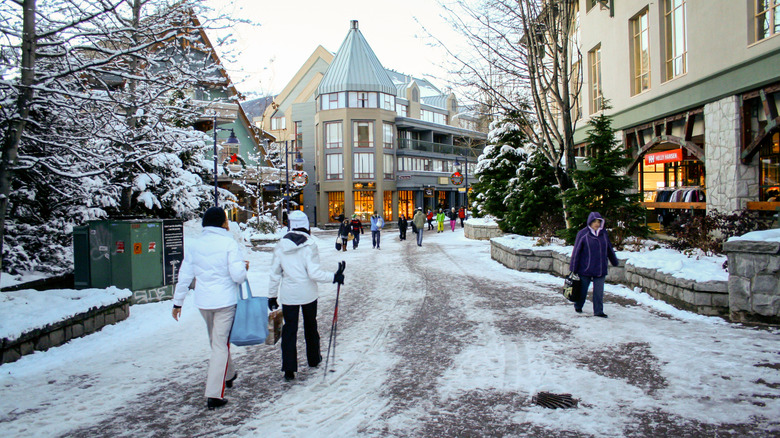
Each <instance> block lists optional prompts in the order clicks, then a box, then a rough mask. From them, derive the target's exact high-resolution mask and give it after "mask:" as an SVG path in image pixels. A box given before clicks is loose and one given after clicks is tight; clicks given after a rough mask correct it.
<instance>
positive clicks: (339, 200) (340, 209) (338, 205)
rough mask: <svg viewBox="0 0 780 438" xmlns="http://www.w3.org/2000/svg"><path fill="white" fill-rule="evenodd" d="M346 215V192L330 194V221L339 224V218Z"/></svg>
mask: <svg viewBox="0 0 780 438" xmlns="http://www.w3.org/2000/svg"><path fill="white" fill-rule="evenodd" d="M343 214H344V192H328V221H330V222H338V221H337V220H336V218H337V217H339V216H341V215H343Z"/></svg>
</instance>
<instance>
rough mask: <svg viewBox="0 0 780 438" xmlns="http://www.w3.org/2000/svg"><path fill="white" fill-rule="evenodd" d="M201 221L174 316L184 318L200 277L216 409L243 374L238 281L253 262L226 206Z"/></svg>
mask: <svg viewBox="0 0 780 438" xmlns="http://www.w3.org/2000/svg"><path fill="white" fill-rule="evenodd" d="M201 224H202V225H203V231H202V232H201V234H200V237H199V238H197V239H192V240H188V241H187V245H186V246H185V248H184V261H183V262H182V265H181V269H180V270H179V279H178V281H177V282H176V291H175V293H174V295H173V319H175V320H176V321H178V320H179V317H180V316H181V308H182V306H183V305H184V298H185V297H186V296H187V292H188V291H189V286H190V284H191V283H192V281H193V280H194V279H196V278H197V279H198V281H197V282H196V283H195V292H194V293H193V295H194V301H195V307H197V308H198V309H200V314H201V315H202V316H203V319H204V320H205V321H206V330H207V331H208V334H209V342H210V344H211V356H210V358H209V368H208V372H207V378H206V407H208V408H209V409H210V410H212V409H216V408H218V407H220V406H224V405H225V404H227V402H228V401H227V399H226V398H225V386H227V387H228V388H231V387H232V386H233V381H234V380H235V379H236V376H237V374H236V371H235V368H234V367H233V362H232V361H231V359H230V344H229V338H230V329H231V328H232V327H233V317H234V316H235V314H236V302H237V297H238V286H239V285H240V284H241V283H243V282H244V281H245V280H246V271H247V269H248V268H249V262H246V261H244V260H243V257H242V256H241V251H240V249H239V246H238V243H237V242H236V241H235V240H234V239H233V235H232V234H230V225H229V224H228V220H227V215H225V210H223V209H221V208H219V207H211V208H209V209H208V210H206V213H205V214H204V215H203V221H202V222H201ZM226 377H227V378H228V380H227V381H225V378H226Z"/></svg>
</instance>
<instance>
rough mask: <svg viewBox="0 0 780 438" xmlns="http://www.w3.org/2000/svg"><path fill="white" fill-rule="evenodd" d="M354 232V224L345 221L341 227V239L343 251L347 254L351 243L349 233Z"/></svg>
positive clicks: (347, 220)
mask: <svg viewBox="0 0 780 438" xmlns="http://www.w3.org/2000/svg"><path fill="white" fill-rule="evenodd" d="M351 232H352V224H351V223H350V221H349V219H344V220H343V221H342V222H341V225H339V238H340V239H341V250H342V251H344V252H347V242H348V241H349V233H351Z"/></svg>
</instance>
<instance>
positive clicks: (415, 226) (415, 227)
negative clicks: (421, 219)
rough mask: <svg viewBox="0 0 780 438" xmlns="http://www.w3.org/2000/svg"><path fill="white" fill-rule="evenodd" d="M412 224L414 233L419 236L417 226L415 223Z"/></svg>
mask: <svg viewBox="0 0 780 438" xmlns="http://www.w3.org/2000/svg"><path fill="white" fill-rule="evenodd" d="M411 224H412V233H414V234H417V225H415V224H414V222H411Z"/></svg>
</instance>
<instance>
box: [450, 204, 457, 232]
mask: <svg viewBox="0 0 780 438" xmlns="http://www.w3.org/2000/svg"><path fill="white" fill-rule="evenodd" d="M448 216H449V217H450V228H452V231H455V223H457V222H458V212H457V211H455V207H452V209H451V210H450V214H449V215H448Z"/></svg>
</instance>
